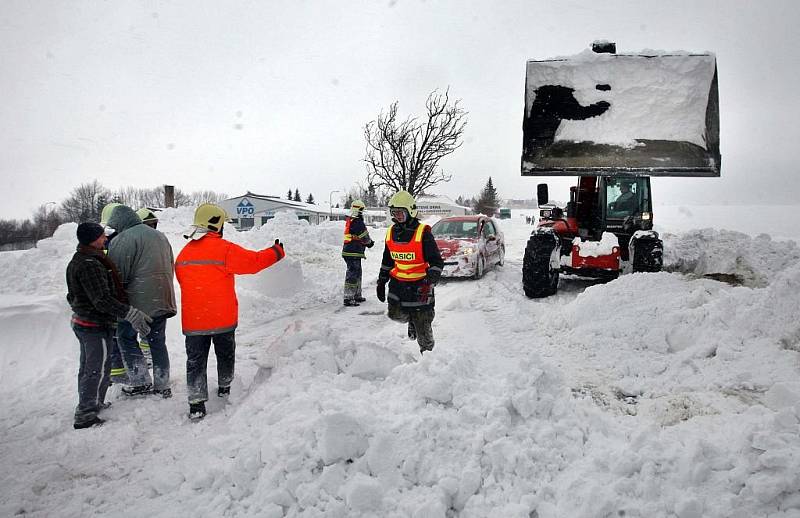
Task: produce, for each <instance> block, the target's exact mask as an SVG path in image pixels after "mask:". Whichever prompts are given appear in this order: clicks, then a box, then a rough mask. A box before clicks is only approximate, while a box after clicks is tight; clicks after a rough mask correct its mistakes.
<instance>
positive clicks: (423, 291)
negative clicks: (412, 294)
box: [417, 279, 433, 304]
mask: <svg viewBox="0 0 800 518" xmlns="http://www.w3.org/2000/svg"><path fill="white" fill-rule="evenodd" d="M432 290H433V285H431V283H430V282H428V280H427V279H422V282H420V283H419V286H418V287H417V300H418V301H419V302H421V303H422V304H427V303H428V298H429V297H430V295H431V291H432Z"/></svg>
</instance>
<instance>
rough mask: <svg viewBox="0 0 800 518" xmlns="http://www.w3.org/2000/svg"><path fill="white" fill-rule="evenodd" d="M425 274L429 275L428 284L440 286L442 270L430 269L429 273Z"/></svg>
mask: <svg viewBox="0 0 800 518" xmlns="http://www.w3.org/2000/svg"><path fill="white" fill-rule="evenodd" d="M425 274H426V275H427V279H428V282H429V283H431V285H432V286H436V285H437V284H439V279H441V278H442V271H441V270H433V269H431V268H428V271H427V272H425Z"/></svg>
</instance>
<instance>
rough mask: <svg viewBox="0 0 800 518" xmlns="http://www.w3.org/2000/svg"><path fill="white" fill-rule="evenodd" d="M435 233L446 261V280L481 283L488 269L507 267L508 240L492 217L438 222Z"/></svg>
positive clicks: (467, 217) (471, 217) (459, 218)
mask: <svg viewBox="0 0 800 518" xmlns="http://www.w3.org/2000/svg"><path fill="white" fill-rule="evenodd" d="M431 231H432V232H433V237H434V238H435V239H436V244H437V245H439V251H440V252H441V253H442V259H444V271H443V272H442V275H443V276H444V277H474V278H476V279H480V278H481V277H483V273H484V272H485V271H486V269H487V268H490V267H492V266H494V265H495V264H498V265H500V266H503V259H504V258H505V254H506V244H505V239H504V238H503V233H502V232H501V231H500V228H499V227H498V226H497V222H495V221H494V220H493V219H492V218H490V217H488V216H483V215H477V216H450V217H447V218H443V219H440V220H439V221H437V222H436V224H434V225H433V227H431Z"/></svg>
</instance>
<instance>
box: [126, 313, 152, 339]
mask: <svg viewBox="0 0 800 518" xmlns="http://www.w3.org/2000/svg"><path fill="white" fill-rule="evenodd" d="M125 320H127V321H128V322H130V323H131V327H133V329H134V330H135V331H136V332H137V333H139V335H141V336H147V335H149V334H150V326H149V325H148V324H150V322H152V321H153V319H152V318H150V317H149V316H147V314H146V313H144V312H143V311H141V310H139V309H137V308H135V307H133V306H131V307H130V309H128V313H127V314H126V315H125Z"/></svg>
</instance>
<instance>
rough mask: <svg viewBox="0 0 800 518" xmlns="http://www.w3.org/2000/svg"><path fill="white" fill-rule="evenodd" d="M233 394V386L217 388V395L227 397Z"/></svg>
mask: <svg viewBox="0 0 800 518" xmlns="http://www.w3.org/2000/svg"><path fill="white" fill-rule="evenodd" d="M230 395H231V388H230V387H219V388H218V389H217V396H219V397H227V396H230Z"/></svg>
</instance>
